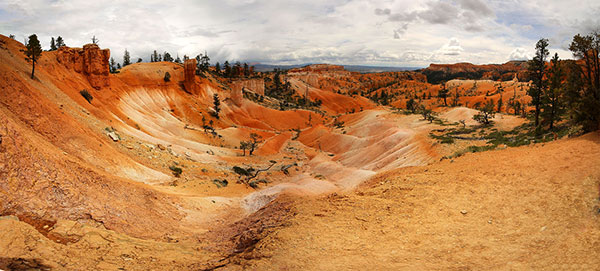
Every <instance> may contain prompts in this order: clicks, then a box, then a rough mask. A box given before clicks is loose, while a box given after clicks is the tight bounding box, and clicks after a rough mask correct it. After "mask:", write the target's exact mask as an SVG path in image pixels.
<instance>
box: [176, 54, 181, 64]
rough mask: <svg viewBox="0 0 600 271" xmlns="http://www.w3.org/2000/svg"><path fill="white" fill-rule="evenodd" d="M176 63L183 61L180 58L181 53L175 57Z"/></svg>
mask: <svg viewBox="0 0 600 271" xmlns="http://www.w3.org/2000/svg"><path fill="white" fill-rule="evenodd" d="M175 63H181V58H179V54H177V58H175Z"/></svg>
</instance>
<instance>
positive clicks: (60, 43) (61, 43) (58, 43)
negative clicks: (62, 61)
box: [56, 36, 67, 48]
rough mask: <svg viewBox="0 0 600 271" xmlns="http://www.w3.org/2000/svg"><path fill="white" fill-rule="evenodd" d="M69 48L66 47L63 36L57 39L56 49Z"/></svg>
mask: <svg viewBox="0 0 600 271" xmlns="http://www.w3.org/2000/svg"><path fill="white" fill-rule="evenodd" d="M64 46H67V45H65V41H64V40H63V38H62V37H61V36H58V38H56V47H57V48H60V47H64Z"/></svg>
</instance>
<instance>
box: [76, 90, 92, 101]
mask: <svg viewBox="0 0 600 271" xmlns="http://www.w3.org/2000/svg"><path fill="white" fill-rule="evenodd" d="M79 94H81V96H83V98H85V100H86V101H88V103H90V104H91V103H92V100H93V99H94V97H92V94H90V93H89V92H88V91H87V89H84V90H82V91H80V92H79Z"/></svg>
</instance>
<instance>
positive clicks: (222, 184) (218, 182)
mask: <svg viewBox="0 0 600 271" xmlns="http://www.w3.org/2000/svg"><path fill="white" fill-rule="evenodd" d="M213 183H214V184H215V185H216V186H217V188H221V187H227V185H228V184H229V182H228V181H227V180H225V179H223V180H219V179H214V180H213Z"/></svg>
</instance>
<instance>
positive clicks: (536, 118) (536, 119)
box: [535, 103, 540, 127]
mask: <svg viewBox="0 0 600 271" xmlns="http://www.w3.org/2000/svg"><path fill="white" fill-rule="evenodd" d="M538 124H540V104H539V103H537V104H536V105H535V127H537V126H538Z"/></svg>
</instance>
